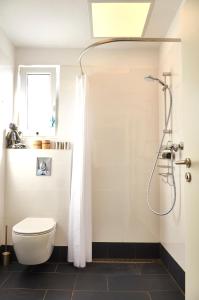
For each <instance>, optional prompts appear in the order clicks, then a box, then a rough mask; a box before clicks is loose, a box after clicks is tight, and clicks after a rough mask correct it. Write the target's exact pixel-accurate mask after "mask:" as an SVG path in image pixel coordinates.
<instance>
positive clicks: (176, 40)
mask: <svg viewBox="0 0 199 300" xmlns="http://www.w3.org/2000/svg"><path fill="white" fill-rule="evenodd" d="M117 42H148V43H154V42H155V43H164V42H166V43H170V42H172V43H179V42H181V39H180V38H143V37H131V38H125V37H123V38H122V37H121V38H107V39H103V40H100V41H97V42H95V43H93V44H91V45H89V46H88V47H86V48H85V49H84V50H83V51H82V52H81V53H80V56H79V64H80V69H81V73H82V74H84V71H83V66H82V58H83V57H84V55H85V54H86V53H87V52H88V51H89V50H90V49H91V48H95V47H98V46H101V45H105V44H111V43H117Z"/></svg>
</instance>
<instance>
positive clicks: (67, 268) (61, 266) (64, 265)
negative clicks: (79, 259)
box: [56, 263, 87, 274]
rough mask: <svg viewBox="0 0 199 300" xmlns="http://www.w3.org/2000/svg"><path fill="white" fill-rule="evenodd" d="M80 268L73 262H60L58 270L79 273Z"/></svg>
mask: <svg viewBox="0 0 199 300" xmlns="http://www.w3.org/2000/svg"><path fill="white" fill-rule="evenodd" d="M86 268H87V266H86ZM79 270H80V269H79V268H76V267H74V265H73V264H70V263H59V264H58V267H57V269H56V272H60V273H74V274H77V273H79Z"/></svg>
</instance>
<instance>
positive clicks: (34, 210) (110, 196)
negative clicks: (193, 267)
mask: <svg viewBox="0 0 199 300" xmlns="http://www.w3.org/2000/svg"><path fill="white" fill-rule="evenodd" d="M145 47H146V46H144V45H140V46H139V47H133V48H130V47H129V48H128V49H126V50H123V49H120V48H117V49H112V48H110V49H108V50H105V49H98V50H97V49H95V50H93V51H91V52H90V53H89V54H88V55H87V56H86V57H85V58H84V60H83V65H84V68H85V69H86V71H87V74H88V80H89V93H88V94H89V98H88V102H89V109H90V112H91V114H90V115H91V117H92V120H91V121H92V126H91V127H92V128H91V129H92V139H91V141H92V168H93V177H92V179H93V241H100V242H106V241H108V242H159V219H158V218H157V217H156V216H154V215H153V214H152V213H150V212H149V210H148V208H147V205H146V202H145V200H146V182H147V177H148V174H149V171H150V169H151V166H152V158H153V156H154V153H155V151H156V146H157V139H158V89H157V85H153V84H150V83H147V82H145V81H144V76H145V75H146V74H148V73H152V74H155V75H157V71H158V51H157V49H156V48H153V47H152V46H151V45H149V47H148V48H145ZM79 52H80V50H79V49H76V50H72V49H59V50H57V49H17V52H16V64H17V65H18V64H60V65H61V74H60V77H61V78H60V80H61V87H60V98H59V107H58V130H57V137H58V138H64V139H66V140H69V141H71V137H72V135H71V132H72V120H73V103H74V97H75V77H76V75H77V74H78V73H79V67H78V66H77V58H78V54H79ZM7 153H8V156H7V177H6V178H7V185H6V201H7V207H6V216H7V221H8V223H9V225H10V226H12V225H13V224H14V223H16V222H18V221H19V220H21V219H22V218H24V217H25V216H28V215H29V216H30V215H35V216H36V215H38V216H52V217H54V218H55V219H56V220H57V222H58V231H57V240H56V244H57V245H66V244H67V219H68V215H67V214H68V200H69V198H68V193H69V171H70V153H69V152H67V153H65V151H64V152H61V151H57V152H56V151H55V150H52V152H49V155H52V158H53V164H54V168H55V169H54V173H53V174H54V175H53V176H52V177H51V178H43V177H42V178H37V177H36V176H35V169H34V168H35V158H36V155H37V154H36V152H35V151H33V150H19V151H17V152H16V151H15V150H8V151H7ZM43 153H44V152H41V154H42V155H43ZM46 155H48V154H46ZM47 182H48V183H47ZM43 184H44V188H43ZM157 186H158V185H156V187H157ZM59 188H60V191H59ZM158 192H159V190H158V187H157V188H155V189H154V190H153V192H152V199H153V201H154V202H153V203H154V205H155V206H156V207H158V206H159V205H158V203H159V202H158ZM16 211H17V213H16Z"/></svg>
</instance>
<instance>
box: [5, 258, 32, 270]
mask: <svg viewBox="0 0 199 300" xmlns="http://www.w3.org/2000/svg"><path fill="white" fill-rule="evenodd" d="M30 270H31V267H30V266H26V265H22V264H19V263H18V262H16V261H14V262H11V263H10V264H9V265H8V266H7V267H4V266H0V271H14V272H15V271H16V272H21V271H30Z"/></svg>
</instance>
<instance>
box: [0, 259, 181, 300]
mask: <svg viewBox="0 0 199 300" xmlns="http://www.w3.org/2000/svg"><path fill="white" fill-rule="evenodd" d="M0 299H1V300H93V299H94V300H184V295H183V294H182V293H181V291H180V290H179V288H178V286H177V285H176V282H175V281H174V280H173V279H172V277H171V276H170V275H169V274H168V273H167V271H166V270H165V268H164V267H163V266H162V265H161V263H159V262H158V261H157V262H150V263H92V264H89V265H88V266H87V267H86V268H85V269H76V268H74V267H73V266H72V265H70V264H67V263H59V264H57V263H48V264H43V265H39V266H33V267H26V266H23V265H20V264H18V263H12V264H10V265H9V267H7V268H3V267H0Z"/></svg>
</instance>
